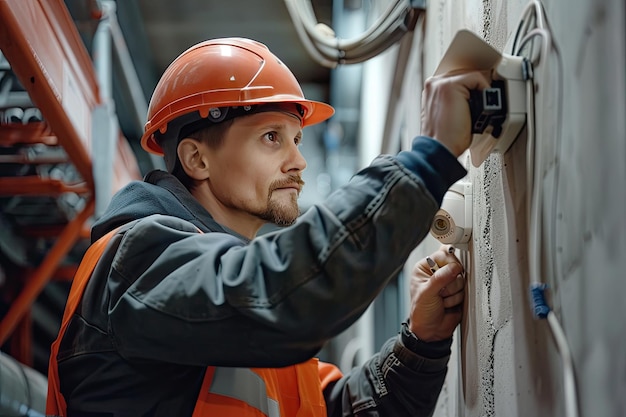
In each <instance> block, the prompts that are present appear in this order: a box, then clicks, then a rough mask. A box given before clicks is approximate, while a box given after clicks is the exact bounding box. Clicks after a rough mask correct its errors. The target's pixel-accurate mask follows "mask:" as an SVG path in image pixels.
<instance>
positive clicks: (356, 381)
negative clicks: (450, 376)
mask: <svg viewBox="0 0 626 417" xmlns="http://www.w3.org/2000/svg"><path fill="white" fill-rule="evenodd" d="M451 342H452V339H448V340H444V341H441V342H435V343H424V342H420V341H419V340H417V339H416V338H415V336H413V335H412V333H411V332H410V331H409V330H408V327H407V325H406V323H405V324H403V327H402V331H401V333H400V334H399V335H398V336H397V337H393V338H391V339H389V340H388V341H387V342H386V343H385V344H384V345H383V347H382V348H381V350H380V352H379V353H377V354H376V355H374V356H373V357H372V358H371V359H370V360H368V361H367V362H366V363H365V364H364V365H362V366H360V367H356V368H354V369H353V370H352V371H351V372H350V373H348V374H347V375H345V376H344V377H343V378H341V379H340V380H338V381H336V382H335V383H333V384H330V385H328V386H327V387H326V388H325V390H324V398H325V400H326V407H327V412H328V416H329V417H345V416H363V417H365V416H376V417H384V416H393V417H402V416H407V417H409V416H411V417H423V416H424V417H425V416H431V415H432V414H433V412H434V409H435V405H436V403H437V398H438V396H439V393H440V392H441V388H442V386H443V383H444V380H445V376H446V372H447V364H448V359H449V357H450V345H451ZM416 352H421V354H418V353H416ZM426 354H428V357H427V356H425V355H426Z"/></svg>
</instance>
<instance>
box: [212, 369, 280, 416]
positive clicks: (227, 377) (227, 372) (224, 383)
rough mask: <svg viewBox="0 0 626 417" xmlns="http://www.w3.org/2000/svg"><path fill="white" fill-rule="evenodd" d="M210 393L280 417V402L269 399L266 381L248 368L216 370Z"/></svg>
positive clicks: (267, 414) (265, 413)
mask: <svg viewBox="0 0 626 417" xmlns="http://www.w3.org/2000/svg"><path fill="white" fill-rule="evenodd" d="M209 392H210V393H212V394H217V395H223V396H225V397H230V398H234V399H237V400H239V401H242V402H244V403H246V404H248V405H249V406H250V407H253V408H256V409H257V410H259V411H260V412H261V413H263V414H264V415H266V416H268V417H280V407H279V405H278V401H276V400H275V399H273V398H270V397H268V395H267V389H266V387H265V381H263V378H261V376H260V375H258V374H257V373H255V372H253V371H252V370H251V369H248V368H221V367H219V368H215V373H214V375H213V383H212V384H211V388H210V389H209Z"/></svg>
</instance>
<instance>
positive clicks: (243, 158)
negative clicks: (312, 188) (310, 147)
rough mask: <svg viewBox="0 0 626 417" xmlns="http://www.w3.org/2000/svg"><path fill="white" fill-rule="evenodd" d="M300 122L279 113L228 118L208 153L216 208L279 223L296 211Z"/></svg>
mask: <svg viewBox="0 0 626 417" xmlns="http://www.w3.org/2000/svg"><path fill="white" fill-rule="evenodd" d="M301 138H302V131H301V127H300V121H299V119H297V118H296V117H295V116H293V115H290V114H287V113H282V112H278V111H276V112H262V113H257V114H253V115H250V116H244V117H238V118H236V119H234V121H233V124H232V126H231V127H230V128H229V129H228V131H227V133H226V137H225V138H224V141H223V142H222V144H221V145H220V146H219V147H218V149H215V150H212V151H211V153H210V156H209V158H210V163H209V167H210V168H209V169H210V173H209V179H208V180H207V181H208V186H209V188H210V190H211V193H212V194H213V195H214V197H215V198H216V199H217V201H218V202H219V204H220V206H221V209H222V210H225V211H227V212H229V214H233V215H235V216H237V217H240V218H241V217H242V216H243V217H244V218H245V217H247V216H246V215H251V216H253V217H255V218H257V219H261V220H263V221H264V222H272V223H275V224H277V225H280V226H286V225H290V224H292V223H293V222H294V221H295V220H296V218H297V217H298V215H299V208H298V201H297V200H298V195H299V194H300V191H301V189H302V186H303V185H304V182H303V181H302V179H301V175H302V171H303V170H304V168H305V167H306V161H305V160H304V158H303V156H302V154H301V153H300V150H299V149H298V145H299V143H300V140H301Z"/></svg>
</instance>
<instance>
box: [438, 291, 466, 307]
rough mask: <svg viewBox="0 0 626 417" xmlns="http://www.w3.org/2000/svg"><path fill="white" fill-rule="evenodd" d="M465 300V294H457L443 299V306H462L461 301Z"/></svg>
mask: <svg viewBox="0 0 626 417" xmlns="http://www.w3.org/2000/svg"><path fill="white" fill-rule="evenodd" d="M464 298H465V294H463V292H457V293H456V294H454V295H451V296H449V297H444V298H443V306H444V307H445V308H452V307H456V306H458V305H461V304H463V299H464Z"/></svg>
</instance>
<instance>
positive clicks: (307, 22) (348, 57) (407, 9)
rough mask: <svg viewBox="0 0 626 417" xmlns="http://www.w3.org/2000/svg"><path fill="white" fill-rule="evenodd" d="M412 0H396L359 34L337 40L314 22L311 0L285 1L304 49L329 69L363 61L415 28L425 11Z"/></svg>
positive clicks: (321, 25) (321, 24)
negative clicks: (419, 17) (354, 36)
mask: <svg viewBox="0 0 626 417" xmlns="http://www.w3.org/2000/svg"><path fill="white" fill-rule="evenodd" d="M413 3H414V2H413V1H411V0H395V1H394V2H392V3H391V4H389V6H387V8H386V9H385V11H384V12H383V13H382V14H381V15H380V16H379V17H378V18H377V19H376V21H375V22H374V23H373V24H372V25H371V26H370V27H369V28H368V29H367V30H365V31H364V32H363V33H362V34H360V35H359V36H358V37H356V38H352V39H340V38H337V37H336V36H335V33H334V31H333V30H332V29H331V28H330V27H329V26H327V25H325V24H324V23H319V22H318V21H317V18H316V16H315V12H314V11H313V7H312V5H311V1H310V0H285V4H286V6H287V10H288V11H289V14H290V15H291V19H292V20H293V23H294V26H295V28H296V32H297V33H298V36H299V37H300V40H301V41H302V43H303V44H304V47H305V49H306V50H307V52H308V53H309V54H310V55H311V57H312V58H313V59H314V60H315V61H317V62H318V63H319V64H321V65H323V66H325V67H328V68H336V67H337V65H340V64H356V63H360V62H363V61H366V60H368V59H370V58H372V57H374V56H376V55H378V54H379V53H381V52H382V51H384V50H385V49H387V48H389V47H390V46H391V45H393V44H394V43H396V42H397V41H399V40H400V39H401V38H402V37H403V36H404V35H405V34H406V33H407V32H410V31H412V30H413V29H414V28H415V23H416V22H417V18H418V16H419V15H420V13H422V12H423V11H424V9H423V8H419V7H415V6H414V5H413Z"/></svg>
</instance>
